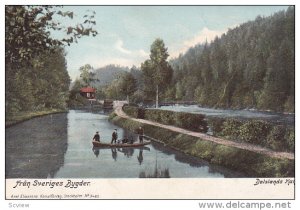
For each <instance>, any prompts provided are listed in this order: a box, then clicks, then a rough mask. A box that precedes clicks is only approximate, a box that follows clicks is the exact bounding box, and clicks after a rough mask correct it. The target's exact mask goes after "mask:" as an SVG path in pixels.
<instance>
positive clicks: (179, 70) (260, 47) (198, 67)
mask: <svg viewBox="0 0 300 210" xmlns="http://www.w3.org/2000/svg"><path fill="white" fill-rule="evenodd" d="M294 12H295V11H294V7H289V8H288V9H287V11H282V12H278V13H275V14H274V15H272V16H270V17H260V16H258V17H257V18H256V19H255V20H254V21H249V22H247V23H244V24H241V25H240V26H238V27H236V28H234V29H231V30H229V31H228V32H227V33H226V34H223V35H222V36H221V37H218V38H216V39H215V40H214V41H213V42H211V43H206V44H204V45H198V46H195V47H193V48H190V49H189V50H188V51H187V53H185V54H184V55H181V56H179V57H178V58H176V59H173V60H171V61H170V63H171V66H172V67H173V70H174V76H173V82H172V85H171V87H170V89H169V91H168V95H165V97H167V98H171V99H176V100H195V101H197V102H199V104H200V105H202V106H209V107H223V108H258V109H263V110H273V111H288V112H294V110H295V107H294V100H295V63H294V58H295V57H294V56H295V50H294V45H295V20H294V17H295V15H294Z"/></svg>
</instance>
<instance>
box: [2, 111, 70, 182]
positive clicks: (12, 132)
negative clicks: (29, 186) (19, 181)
mask: <svg viewBox="0 0 300 210" xmlns="http://www.w3.org/2000/svg"><path fill="white" fill-rule="evenodd" d="M67 139H68V138H67V114H66V113H64V114H53V115H48V116H44V117H39V118H34V119H32V120H29V121H25V122H22V123H19V124H17V125H15V126H13V127H10V128H8V129H6V132H5V142H6V143H5V156H6V160H5V163H6V164H5V165H6V166H5V176H6V178H47V177H50V178H53V177H55V175H56V173H57V171H58V170H59V169H60V167H61V166H63V165H64V163H65V159H64V156H65V153H66V151H67V149H68V142H67Z"/></svg>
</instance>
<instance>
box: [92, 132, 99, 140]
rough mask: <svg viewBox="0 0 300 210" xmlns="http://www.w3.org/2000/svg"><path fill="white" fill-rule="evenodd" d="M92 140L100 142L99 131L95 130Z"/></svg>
mask: <svg viewBox="0 0 300 210" xmlns="http://www.w3.org/2000/svg"><path fill="white" fill-rule="evenodd" d="M93 141H98V142H100V135H99V132H98V131H97V132H96V134H95V135H94V138H93Z"/></svg>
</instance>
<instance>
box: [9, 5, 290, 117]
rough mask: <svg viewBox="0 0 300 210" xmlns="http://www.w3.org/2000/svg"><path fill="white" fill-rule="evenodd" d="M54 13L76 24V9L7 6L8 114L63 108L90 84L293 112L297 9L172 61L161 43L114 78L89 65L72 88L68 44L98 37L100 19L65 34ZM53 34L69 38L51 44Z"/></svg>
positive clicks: (104, 90) (141, 95) (101, 89)
mask: <svg viewBox="0 0 300 210" xmlns="http://www.w3.org/2000/svg"><path fill="white" fill-rule="evenodd" d="M54 15H60V16H62V17H64V18H70V19H72V17H73V12H66V13H62V12H61V11H60V10H59V9H57V8H55V7H54V8H53V7H26V6H7V7H6V11H5V35H6V36H5V47H6V51H5V68H6V71H5V72H6V76H5V87H6V94H5V105H6V106H5V107H6V113H7V114H10V113H16V112H20V111H36V110H43V109H52V108H58V109H64V108H66V106H67V104H69V105H72V103H73V101H74V99H77V98H78V97H77V96H76V95H79V89H80V88H81V87H83V86H87V85H92V86H93V87H96V88H97V98H99V99H103V98H111V99H126V98H130V101H131V102H135V103H140V102H149V101H155V99H156V94H158V95H159V101H196V102H197V103H198V104H199V105H201V106H204V107H215V108H232V109H245V108H248V109H250V108H255V109H260V110H272V111H278V112H294V111H295V62H294V59H295V49H294V46H295V11H294V7H289V8H288V9H287V10H286V11H281V12H277V13H275V14H273V15H272V16H270V17H260V16H258V17H257V18H256V19H255V20H253V21H249V22H246V23H242V24H241V25H240V26H237V27H236V28H234V29H230V30H229V31H227V32H226V34H223V35H222V36H221V37H216V38H215V40H214V41H212V42H210V43H204V44H199V45H196V46H194V47H192V48H190V49H189V50H188V51H187V52H186V53H185V54H183V55H180V56H179V57H178V58H175V59H171V60H169V59H168V58H169V54H168V46H165V44H164V41H163V40H162V39H160V38H159V39H156V40H155V41H154V42H153V44H152V45H151V47H150V48H151V49H150V53H149V55H150V56H149V59H147V60H146V61H144V62H143V63H142V64H141V66H140V67H135V66H133V67H132V68H128V67H124V68H122V67H118V66H114V65H110V66H107V67H104V68H102V69H103V70H105V69H106V70H107V72H110V70H111V69H113V70H114V76H112V75H111V74H106V73H105V71H103V72H102V73H101V74H100V70H99V71H97V70H94V69H93V68H92V67H91V66H90V65H85V66H83V67H84V68H83V69H82V70H83V71H82V72H81V75H80V78H79V79H78V80H76V81H75V82H74V83H73V85H72V88H71V91H69V85H70V78H69V75H68V72H67V64H66V60H65V51H64V46H66V45H70V44H72V43H73V42H76V41H77V39H79V38H80V37H82V36H91V35H93V36H96V35H97V32H96V31H94V30H93V29H92V26H93V25H94V24H95V21H93V17H94V16H93V15H94V14H92V16H89V15H85V19H83V22H84V23H85V25H84V23H83V26H85V28H81V26H80V25H75V26H65V28H63V29H61V26H59V25H55V24H56V23H55V22H54V21H53V20H52V16H53V17H54ZM81 25H82V24H81ZM170 27H171V26H170ZM49 30H58V31H60V30H64V31H65V33H66V34H65V37H64V38H62V39H53V38H51V37H50V34H49ZM83 65H84V64H83ZM85 67H89V68H87V69H85ZM119 70H122V71H123V72H121V73H120V72H119ZM80 71H81V70H80ZM104 75H105V76H104ZM84 81H85V82H84ZM108 81H109V83H108ZM67 102H68V103H67ZM76 103H77V102H76Z"/></svg>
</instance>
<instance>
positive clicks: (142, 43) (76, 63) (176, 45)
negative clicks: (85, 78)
mask: <svg viewBox="0 0 300 210" xmlns="http://www.w3.org/2000/svg"><path fill="white" fill-rule="evenodd" d="M286 8H287V7H286V6H66V7H64V10H69V11H74V13H75V14H76V15H77V16H76V17H75V18H74V20H73V21H77V20H78V17H82V16H83V15H84V14H85V13H86V11H87V10H93V11H95V12H96V21H97V25H96V27H95V29H96V30H97V31H98V32H99V34H98V36H97V37H88V38H82V39H80V40H79V43H78V44H73V45H72V46H70V47H66V51H67V64H68V71H69V74H70V76H71V78H72V80H74V79H75V78H76V77H78V75H79V70H78V69H79V67H80V66H83V65H84V64H91V65H92V66H93V67H94V68H99V67H102V66H105V65H108V64H116V65H121V66H128V67H131V66H132V65H136V66H140V64H141V63H142V62H143V61H144V60H146V59H148V58H149V53H150V45H151V44H152V42H153V41H154V40H155V39H156V38H161V39H163V40H164V42H165V44H166V46H167V47H168V51H169V54H170V58H171V57H176V56H178V55H179V53H184V52H185V51H186V50H187V49H188V48H189V47H191V46H194V45H196V44H198V43H203V42H205V41H206V40H207V41H208V42H209V41H211V40H213V39H214V38H215V36H219V35H221V34H222V33H225V32H226V31H227V30H228V28H234V27H236V26H238V25H239V24H241V23H244V22H246V21H248V20H254V19H255V18H256V17H257V16H258V15H261V16H269V15H271V14H273V13H274V12H277V11H280V10H284V9H286ZM66 24H68V23H66Z"/></svg>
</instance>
